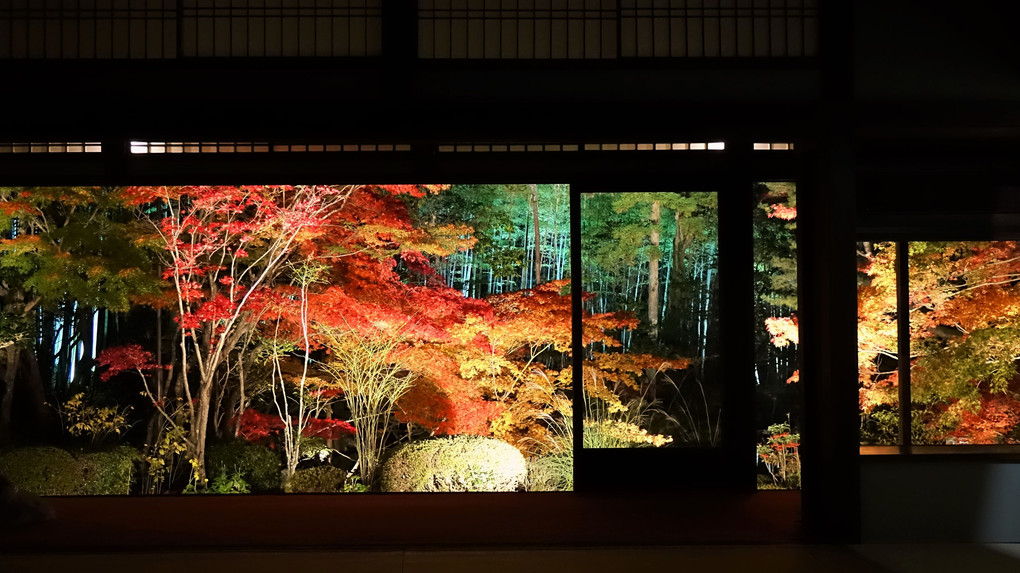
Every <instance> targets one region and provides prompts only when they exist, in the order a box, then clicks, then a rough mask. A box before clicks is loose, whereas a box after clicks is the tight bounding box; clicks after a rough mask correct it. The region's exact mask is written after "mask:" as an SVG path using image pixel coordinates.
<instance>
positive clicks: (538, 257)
mask: <svg viewBox="0 0 1020 573" xmlns="http://www.w3.org/2000/svg"><path fill="white" fill-rule="evenodd" d="M528 187H531V218H532V219H533V220H534V225H533V226H534V227H535V255H534V257H535V271H534V272H535V277H534V280H533V281H531V286H532V287H536V286H538V285H539V284H541V282H542V236H541V234H540V233H539V227H538V185H536V184H534V183H532V184H531V185H529V186H528Z"/></svg>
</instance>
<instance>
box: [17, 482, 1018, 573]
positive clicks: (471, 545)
mask: <svg viewBox="0 0 1020 573" xmlns="http://www.w3.org/2000/svg"><path fill="white" fill-rule="evenodd" d="M650 499H654V500H655V503H651V502H650V501H649V500H650ZM48 501H49V503H50V504H51V505H52V506H53V508H54V510H55V512H56V518H55V519H54V520H52V521H49V522H44V523H36V524H31V525H26V526H20V527H5V528H0V573H37V572H39V573H42V572H47V573H49V572H53V571H73V572H74V573H91V572H97V573H99V572H101V573H118V572H121V571H124V572H132V573H133V572H137V571H144V572H145V573H181V572H182V571H186V572H188V573H206V572H209V573H262V572H266V573H270V572H271V573H280V572H284V571H313V570H314V571H351V572H357V573H372V572H379V573H433V572H434V573H440V572H441V573H461V572H463V573H505V572H511V571H512V572H524V573H545V572H548V573H571V572H574V571H577V572H583V573H602V572H616V571H620V572H624V573H630V572H646V571H647V572H658V571H662V572H673V571H678V572H683V573H697V572H701V571H705V572H712V573H720V572H721V573H726V572H729V571H737V572H742V571H746V572H749V573H773V572H775V573H856V572H862V573H943V572H944V573H960V572H961V571H965V572H968V573H970V572H973V573H1016V572H1018V571H1020V545H1016V546H1014V545H994V546H993V545H957V546H954V545H937V546H936V545H868V546H855V547H850V546H837V545H810V544H805V543H804V537H805V536H804V534H803V532H802V531H801V527H800V523H799V516H800V496H799V495H798V494H797V493H796V492H759V493H755V494H748V495H742V496H733V495H723V494H712V493H710V492H699V493H698V494H697V495H693V494H692V495H687V496H684V495H674V496H669V497H662V496H654V497H653V498H649V496H647V495H631V496H606V495H600V496H591V497H588V496H583V495H571V494H568V495H557V494H550V495H541V494H530V495H514V494H462V495H386V496H374V495H345V496H265V497H261V496H260V497H241V496H223V497H211V496H183V497H159V498H56V499H52V498H51V499H49V500H48Z"/></svg>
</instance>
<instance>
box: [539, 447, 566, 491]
mask: <svg viewBox="0 0 1020 573" xmlns="http://www.w3.org/2000/svg"><path fill="white" fill-rule="evenodd" d="M528 491H574V452H573V451H572V450H567V451H565V452H562V453H556V454H548V455H545V456H538V457H534V458H531V459H530V460H528Z"/></svg>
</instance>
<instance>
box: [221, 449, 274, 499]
mask: <svg viewBox="0 0 1020 573" xmlns="http://www.w3.org/2000/svg"><path fill="white" fill-rule="evenodd" d="M205 467H206V472H207V473H208V476H209V479H210V480H216V479H217V478H218V477H220V475H221V474H224V473H225V474H226V477H227V478H233V477H239V478H240V479H241V480H243V481H244V482H246V483H247V484H248V486H249V487H251V491H253V492H256V493H258V492H265V491H273V490H278V489H280V467H281V462H280V456H278V455H277V454H276V452H274V451H273V450H270V449H269V448H267V447H265V446H260V445H258V444H253V443H251V442H245V441H242V440H232V441H229V442H220V443H218V444H210V445H209V448H208V449H207V450H206V452H205Z"/></svg>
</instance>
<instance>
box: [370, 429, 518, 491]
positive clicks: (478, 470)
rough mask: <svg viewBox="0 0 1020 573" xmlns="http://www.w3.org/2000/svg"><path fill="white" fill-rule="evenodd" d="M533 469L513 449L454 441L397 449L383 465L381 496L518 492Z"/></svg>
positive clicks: (468, 439)
mask: <svg viewBox="0 0 1020 573" xmlns="http://www.w3.org/2000/svg"><path fill="white" fill-rule="evenodd" d="M527 473H528V467H527V462H525V461H524V456H523V455H522V454H521V452H520V451H519V450H518V449H517V448H515V447H513V446H511V445H510V444H508V443H506V442H503V441H501V440H497V439H494V438H485V437H481V436H452V437H448V438H436V439H432V440H423V441H418V442H411V443H408V444H404V445H402V446H398V447H397V448H396V449H395V450H394V451H393V453H392V454H391V455H390V456H389V458H388V459H387V460H386V461H385V462H384V463H383V466H382V472H381V474H380V478H379V483H380V487H381V489H382V491H409V492H418V491H448V492H451V491H516V490H517V489H519V488H520V487H521V486H522V485H523V484H524V482H525V479H526V477H527Z"/></svg>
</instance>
